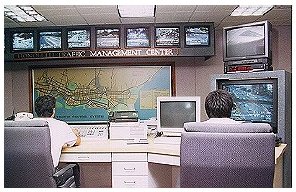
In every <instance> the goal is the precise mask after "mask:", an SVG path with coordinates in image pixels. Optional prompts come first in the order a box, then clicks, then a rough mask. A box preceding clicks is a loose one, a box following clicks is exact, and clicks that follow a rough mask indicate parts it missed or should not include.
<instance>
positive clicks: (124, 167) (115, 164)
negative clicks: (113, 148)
mask: <svg viewBox="0 0 296 192" xmlns="http://www.w3.org/2000/svg"><path fill="white" fill-rule="evenodd" d="M112 187H113V188H143V187H148V161H147V153H112Z"/></svg>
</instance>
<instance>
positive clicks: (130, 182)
mask: <svg viewBox="0 0 296 192" xmlns="http://www.w3.org/2000/svg"><path fill="white" fill-rule="evenodd" d="M123 182H124V184H129V185H135V184H136V181H123Z"/></svg>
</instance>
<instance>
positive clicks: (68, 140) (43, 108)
mask: <svg viewBox="0 0 296 192" xmlns="http://www.w3.org/2000/svg"><path fill="white" fill-rule="evenodd" d="M55 104H56V99H55V98H54V97H52V96H48V95H46V96H40V97H38V98H37V99H36V101H35V112H36V114H37V116H38V119H43V120H45V121H47V122H48V125H49V129H50V137H51V154H52V159H53V164H54V166H55V167H57V165H58V163H59V158H60V155H61V150H62V148H63V147H66V146H68V147H70V146H74V145H79V144H80V141H81V140H80V137H79V133H78V131H77V130H72V129H71V128H70V126H69V125H68V124H67V123H65V122H63V121H60V120H57V119H55V118H54V115H55Z"/></svg>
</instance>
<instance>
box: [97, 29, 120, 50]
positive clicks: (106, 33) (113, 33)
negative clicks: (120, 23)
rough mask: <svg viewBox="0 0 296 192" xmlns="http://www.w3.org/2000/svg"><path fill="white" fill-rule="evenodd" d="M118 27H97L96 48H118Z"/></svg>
mask: <svg viewBox="0 0 296 192" xmlns="http://www.w3.org/2000/svg"><path fill="white" fill-rule="evenodd" d="M119 38H120V28H104V29H97V48H119V47H120V43H119V42H120V40H119Z"/></svg>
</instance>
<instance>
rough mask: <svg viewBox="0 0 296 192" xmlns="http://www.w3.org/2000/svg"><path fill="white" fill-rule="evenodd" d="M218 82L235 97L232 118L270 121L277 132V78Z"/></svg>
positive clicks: (261, 121) (249, 120) (221, 87)
mask: <svg viewBox="0 0 296 192" xmlns="http://www.w3.org/2000/svg"><path fill="white" fill-rule="evenodd" d="M217 83H218V88H220V89H225V90H227V91H228V92H229V93H230V94H231V95H232V97H233V99H234V103H235V107H234V109H233V111H232V113H231V118H232V119H234V120H238V121H246V122H260V123H269V124H270V125H271V127H272V128H273V132H274V133H277V121H278V119H277V117H278V116H277V112H278V110H277V108H278V102H277V97H278V93H277V90H278V87H277V83H278V82H277V79H272V78H268V79H246V80H220V81H218V82H217Z"/></svg>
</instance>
